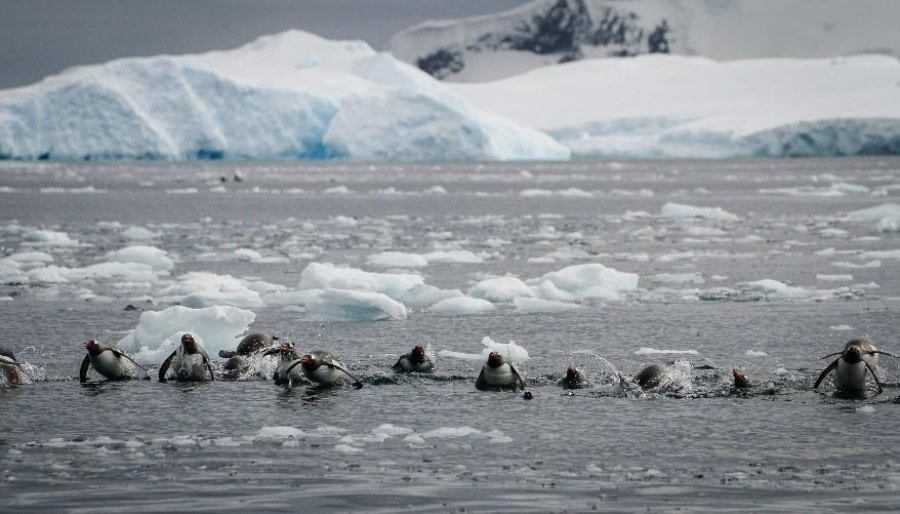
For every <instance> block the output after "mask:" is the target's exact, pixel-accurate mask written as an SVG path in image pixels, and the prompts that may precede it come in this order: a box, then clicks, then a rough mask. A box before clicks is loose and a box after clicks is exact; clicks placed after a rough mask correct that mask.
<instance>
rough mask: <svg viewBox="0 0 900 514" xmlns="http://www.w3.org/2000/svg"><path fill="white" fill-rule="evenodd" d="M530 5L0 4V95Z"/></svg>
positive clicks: (361, 1) (380, 35)
mask: <svg viewBox="0 0 900 514" xmlns="http://www.w3.org/2000/svg"><path fill="white" fill-rule="evenodd" d="M526 1H527V0H0V88H9V87H15V86H21V85H25V84H30V83H32V82H36V81H38V80H40V79H41V78H42V77H45V76H47V75H51V74H55V73H58V72H60V71H62V70H63V69H65V68H68V67H70V66H75V65H79V64H93V63H99V62H105V61H108V60H110V59H114V58H117V57H126V56H138V55H157V54H162V53H170V54H179V53H193V52H200V51H205V50H214V49H227V48H233V47H236V46H239V45H241V44H243V43H246V42H248V41H251V40H253V39H255V38H256V37H258V36H261V35H264V34H272V33H275V32H280V31H283V30H286V29H289V28H299V29H303V30H307V31H310V32H314V33H316V34H319V35H321V36H325V37H327V38H333V39H363V40H365V41H367V42H368V43H369V44H370V45H372V46H373V47H374V48H376V49H383V48H384V47H385V45H386V44H387V41H388V39H390V37H391V35H392V34H394V33H395V32H398V31H400V30H402V29H404V28H406V27H409V26H412V25H415V24H416V23H419V22H422V21H425V20H429V19H446V18H461V17H466V16H475V15H479V14H487V13H492V12H499V11H503V10H506V9H509V8H512V7H515V6H517V5H521V4H523V3H526Z"/></svg>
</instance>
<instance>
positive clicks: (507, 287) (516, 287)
mask: <svg viewBox="0 0 900 514" xmlns="http://www.w3.org/2000/svg"><path fill="white" fill-rule="evenodd" d="M469 296H471V297H473V298H481V299H484V300H488V301H491V302H511V301H513V300H515V299H516V298H520V297H529V298H531V297H534V296H535V294H534V291H532V290H531V288H530V287H528V286H527V285H526V284H525V282H522V281H521V280H519V279H518V278H516V277H498V278H489V279H487V280H482V281H481V282H479V283H477V284H475V285H474V286H472V288H471V289H469Z"/></svg>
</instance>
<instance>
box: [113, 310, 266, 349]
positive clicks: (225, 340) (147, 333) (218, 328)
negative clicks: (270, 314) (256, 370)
mask: <svg viewBox="0 0 900 514" xmlns="http://www.w3.org/2000/svg"><path fill="white" fill-rule="evenodd" d="M255 318H256V315H255V314H254V313H253V312H251V311H248V310H244V309H238V308H236V307H228V306H215V307H207V308H205V309H191V308H188V307H182V306H175V307H169V308H168V309H164V310H162V311H147V312H143V313H141V317H140V319H139V320H138V326H137V327H136V328H135V329H134V330H133V331H131V332H130V333H129V334H128V335H126V336H125V337H123V338H122V339H120V340H119V342H118V343H117V346H118V347H119V348H121V349H122V350H124V351H126V352H130V353H132V354H134V355H135V357H136V358H137V359H138V361H139V362H147V363H161V362H162V361H163V359H165V358H166V357H168V355H169V354H170V353H172V351H174V350H175V348H176V347H177V345H178V344H179V343H180V341H181V336H182V335H183V334H185V333H188V332H189V333H191V334H192V335H193V336H194V339H195V340H196V341H198V342H199V343H201V344H202V345H203V346H204V348H205V349H206V352H207V353H208V354H209V356H210V357H211V358H213V359H216V358H218V354H219V350H225V349H227V350H233V349H234V347H235V346H236V345H237V343H238V342H239V341H240V338H241V337H242V335H243V334H244V333H245V332H246V330H247V329H248V328H249V326H250V324H251V323H252V322H253V320H254V319H255Z"/></svg>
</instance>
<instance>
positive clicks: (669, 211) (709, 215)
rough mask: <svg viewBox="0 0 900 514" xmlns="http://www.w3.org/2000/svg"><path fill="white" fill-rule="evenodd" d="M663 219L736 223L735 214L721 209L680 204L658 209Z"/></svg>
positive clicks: (666, 205)
mask: <svg viewBox="0 0 900 514" xmlns="http://www.w3.org/2000/svg"><path fill="white" fill-rule="evenodd" d="M660 211H661V212H660V214H661V216H662V217H664V218H705V219H709V220H716V221H737V220H739V219H740V217H738V216H737V215H736V214H732V213H730V212H727V211H725V210H724V209H722V208H721V207H695V206H693V205H685V204H681V203H675V202H668V203H666V204H664V205H663V206H662V209H660Z"/></svg>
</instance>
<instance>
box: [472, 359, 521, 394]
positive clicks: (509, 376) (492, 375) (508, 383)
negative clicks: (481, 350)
mask: <svg viewBox="0 0 900 514" xmlns="http://www.w3.org/2000/svg"><path fill="white" fill-rule="evenodd" d="M475 389H478V390H479V391H492V390H500V389H525V380H523V379H522V375H521V374H520V373H519V370H517V369H516V367H515V366H514V365H513V363H512V362H507V360H506V359H504V358H503V356H502V355H500V354H499V353H497V352H491V353H490V354H489V355H488V358H487V362H485V363H484V365H483V366H482V367H481V373H479V374H478V380H476V381H475Z"/></svg>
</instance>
